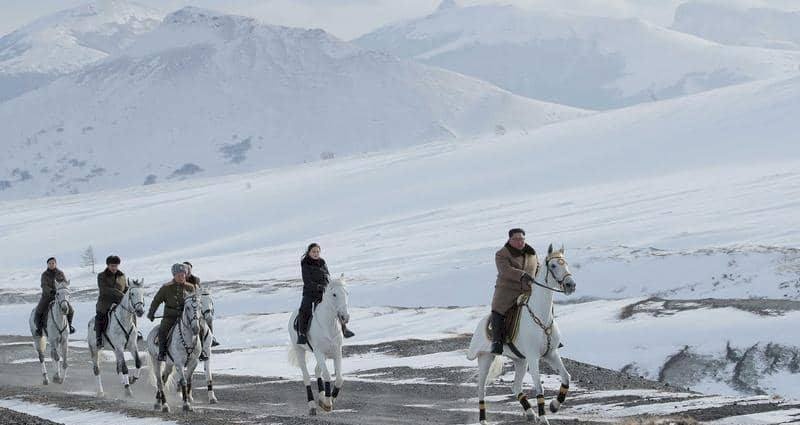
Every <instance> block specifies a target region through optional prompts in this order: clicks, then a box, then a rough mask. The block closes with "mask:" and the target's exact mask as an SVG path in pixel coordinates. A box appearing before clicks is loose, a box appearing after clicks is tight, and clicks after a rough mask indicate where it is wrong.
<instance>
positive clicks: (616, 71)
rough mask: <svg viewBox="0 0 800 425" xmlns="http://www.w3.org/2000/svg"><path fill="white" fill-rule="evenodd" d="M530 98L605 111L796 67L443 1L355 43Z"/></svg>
mask: <svg viewBox="0 0 800 425" xmlns="http://www.w3.org/2000/svg"><path fill="white" fill-rule="evenodd" d="M355 42H356V43H358V44H359V45H361V46H364V47H367V48H372V49H380V50H384V51H388V52H390V53H392V54H395V55H398V56H401V57H408V58H414V59H416V60H418V61H421V62H423V63H427V64H431V65H436V66H440V67H442V68H445V69H450V70H454V71H457V72H461V73H463V74H466V75H472V76H475V77H477V78H480V79H483V80H486V81H489V82H492V83H494V84H497V85H498V86H500V87H503V88H505V89H507V90H510V91H512V92H514V93H518V94H521V95H524V96H528V97H531V98H534V99H540V100H547V101H552V102H556V103H562V104H567V105H574V106H578V107H584V108H591V109H607V108H613V107H619V106H624V105H631V104H635V103H640V102H649V101H653V100H658V99H666V98H672V97H677V96H681V95H685V94H690V93H696V92H700V91H703V90H708V89H713V88H717V87H722V86H726V85H730V84H734V83H739V82H743V81H750V80H753V79H760V78H767V77H776V76H781V75H792V74H797V73H798V67H797V64H798V63H800V54H798V53H797V52H789V51H773V50H767V49H757V48H743V47H731V46H724V45H720V44H717V43H714V42H710V41H707V40H703V39H701V38H698V37H694V36H690V35H687V34H684V33H680V32H677V31H673V30H668V29H665V28H662V27H658V26H655V25H653V24H650V23H647V22H645V21H642V20H638V19H618V18H603V17H592V16H577V15H568V14H563V13H558V12H546V11H541V10H524V9H520V8H516V7H514V6H500V5H480V6H473V7H456V6H454V5H451V7H443V8H440V9H439V10H437V11H436V12H435V13H433V14H431V15H429V16H427V17H425V18H421V19H417V20H411V21H406V22H403V23H399V24H394V25H389V26H387V27H384V28H381V29H379V30H376V31H374V32H372V33H370V34H367V35H365V36H363V37H360V38H359V39H357V40H356V41H355Z"/></svg>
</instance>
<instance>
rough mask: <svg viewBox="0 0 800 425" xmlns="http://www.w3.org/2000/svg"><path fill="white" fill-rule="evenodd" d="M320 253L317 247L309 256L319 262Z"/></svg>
mask: <svg viewBox="0 0 800 425" xmlns="http://www.w3.org/2000/svg"><path fill="white" fill-rule="evenodd" d="M319 252H320V249H319V247H318V246H315V247H314V248H311V251H308V256H309V257H311V258H313V259H315V260H319Z"/></svg>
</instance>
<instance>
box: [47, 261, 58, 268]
mask: <svg viewBox="0 0 800 425" xmlns="http://www.w3.org/2000/svg"><path fill="white" fill-rule="evenodd" d="M47 268H48V269H50V270H53V269H55V268H56V260H50V261H48V262H47Z"/></svg>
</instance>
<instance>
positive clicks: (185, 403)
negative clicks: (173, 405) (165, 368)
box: [175, 365, 194, 412]
mask: <svg viewBox="0 0 800 425" xmlns="http://www.w3.org/2000/svg"><path fill="white" fill-rule="evenodd" d="M175 370H176V371H178V378H180V385H181V397H182V398H183V411H184V412H192V411H194V409H193V408H192V405H191V403H189V393H188V391H187V382H186V372H185V371H184V369H183V367H182V366H180V365H175Z"/></svg>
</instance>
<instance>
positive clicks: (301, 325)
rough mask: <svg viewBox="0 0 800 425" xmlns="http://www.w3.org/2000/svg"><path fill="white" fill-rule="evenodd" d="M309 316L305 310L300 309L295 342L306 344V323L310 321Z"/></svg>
mask: <svg viewBox="0 0 800 425" xmlns="http://www.w3.org/2000/svg"><path fill="white" fill-rule="evenodd" d="M310 319H311V317H310V315H309V314H307V313H306V312H305V311H303V310H300V313H299V316H298V319H297V344H298V345H303V344H308V337H307V335H306V334H307V332H308V325H309V324H310V322H311V320H310Z"/></svg>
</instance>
